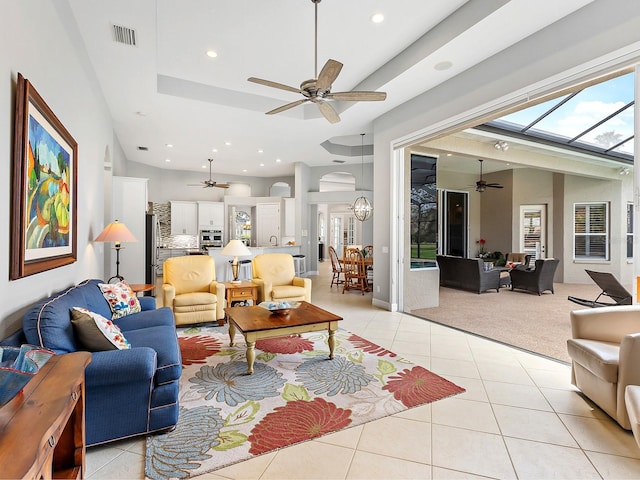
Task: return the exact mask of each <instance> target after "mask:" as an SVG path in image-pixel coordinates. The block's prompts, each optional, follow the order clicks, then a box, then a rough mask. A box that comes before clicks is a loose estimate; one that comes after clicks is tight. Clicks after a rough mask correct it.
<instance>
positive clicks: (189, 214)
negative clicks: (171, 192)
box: [171, 200, 198, 235]
mask: <svg viewBox="0 0 640 480" xmlns="http://www.w3.org/2000/svg"><path fill="white" fill-rule="evenodd" d="M197 234H198V204H197V203H196V202H183V201H176V200H172V201H171V235H197Z"/></svg>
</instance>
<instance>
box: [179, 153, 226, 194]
mask: <svg viewBox="0 0 640 480" xmlns="http://www.w3.org/2000/svg"><path fill="white" fill-rule="evenodd" d="M207 160H209V180H203V181H202V182H200V183H190V184H188V185H187V186H188V187H203V188H212V187H218V188H229V187H230V186H231V185H229V184H228V183H218V182H214V181H213V180H212V179H211V165H212V164H213V158H208V159H207Z"/></svg>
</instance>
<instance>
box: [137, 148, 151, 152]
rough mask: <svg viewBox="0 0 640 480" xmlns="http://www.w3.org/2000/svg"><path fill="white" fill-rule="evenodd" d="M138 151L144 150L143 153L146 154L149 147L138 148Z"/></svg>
mask: <svg viewBox="0 0 640 480" xmlns="http://www.w3.org/2000/svg"><path fill="white" fill-rule="evenodd" d="M138 150H142V151H143V152H146V151H147V150H149V147H138Z"/></svg>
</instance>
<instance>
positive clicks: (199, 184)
mask: <svg viewBox="0 0 640 480" xmlns="http://www.w3.org/2000/svg"><path fill="white" fill-rule="evenodd" d="M203 186H204V187H206V186H207V185H206V184H204V182H203V183H187V187H203Z"/></svg>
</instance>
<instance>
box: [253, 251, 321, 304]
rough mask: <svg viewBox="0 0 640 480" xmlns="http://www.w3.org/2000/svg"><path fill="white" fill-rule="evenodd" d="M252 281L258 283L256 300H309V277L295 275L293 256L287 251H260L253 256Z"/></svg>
mask: <svg viewBox="0 0 640 480" xmlns="http://www.w3.org/2000/svg"><path fill="white" fill-rule="evenodd" d="M253 282H254V283H257V284H258V302H264V301H285V300H287V301H300V300H305V301H307V302H311V279H310V278H301V277H296V269H295V266H294V264H293V257H292V256H291V255H289V254H288V253H262V254H260V255H256V256H255V257H254V258H253Z"/></svg>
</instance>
